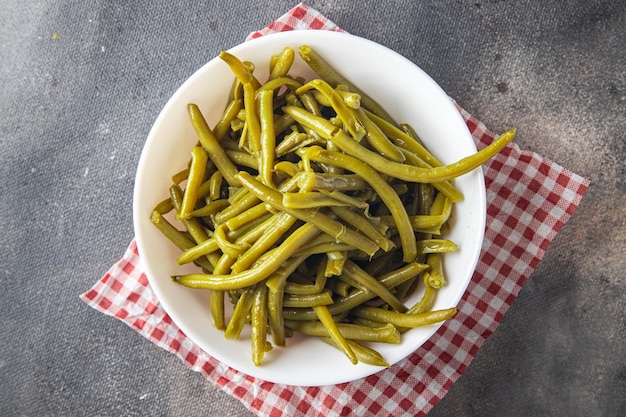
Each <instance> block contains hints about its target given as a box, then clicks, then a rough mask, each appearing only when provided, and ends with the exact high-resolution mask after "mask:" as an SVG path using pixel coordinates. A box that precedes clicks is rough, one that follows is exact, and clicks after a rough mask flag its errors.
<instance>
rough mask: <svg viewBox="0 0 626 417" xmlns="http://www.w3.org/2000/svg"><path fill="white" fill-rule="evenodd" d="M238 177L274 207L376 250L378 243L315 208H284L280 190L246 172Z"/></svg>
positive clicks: (356, 246)
mask: <svg viewBox="0 0 626 417" xmlns="http://www.w3.org/2000/svg"><path fill="white" fill-rule="evenodd" d="M238 178H239V181H240V182H241V183H243V185H244V186H245V187H247V188H248V189H249V190H250V191H252V193H253V194H255V195H256V196H257V197H258V198H260V199H262V200H263V201H265V202H267V203H269V204H271V205H272V206H273V207H274V208H276V209H278V210H282V211H284V212H286V213H289V214H291V215H292V216H294V217H297V218H299V219H300V220H303V221H306V222H310V224H312V225H315V226H316V227H318V228H319V229H320V230H322V231H323V232H325V233H328V234H329V235H331V236H334V237H335V238H336V239H338V240H341V241H343V242H345V243H347V244H349V245H352V246H354V247H355V248H358V249H360V250H362V251H363V252H365V253H367V254H369V255H373V254H374V253H375V252H376V251H377V250H378V245H377V244H376V243H375V242H373V241H371V240H370V239H368V238H366V237H365V236H363V235H361V234H360V233H358V232H355V231H354V230H352V229H347V228H346V227H345V226H344V225H342V224H341V223H339V222H337V221H335V220H332V219H331V218H329V217H328V216H326V215H324V214H322V213H321V212H319V211H317V210H315V209H288V208H286V207H285V206H284V205H283V204H282V196H281V194H280V192H278V191H276V190H272V189H270V188H268V187H266V186H264V185H263V184H261V183H260V182H259V181H257V180H255V179H254V178H252V176H251V175H250V174H248V173H247V172H240V173H239V174H238Z"/></svg>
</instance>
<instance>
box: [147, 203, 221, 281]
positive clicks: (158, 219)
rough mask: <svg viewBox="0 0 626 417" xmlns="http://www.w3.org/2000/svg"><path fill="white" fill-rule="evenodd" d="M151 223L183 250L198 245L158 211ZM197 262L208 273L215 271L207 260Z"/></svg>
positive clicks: (151, 218) (153, 214)
mask: <svg viewBox="0 0 626 417" xmlns="http://www.w3.org/2000/svg"><path fill="white" fill-rule="evenodd" d="M150 221H151V222H152V224H154V225H155V226H156V227H157V228H158V229H159V230H160V231H161V233H163V235H164V236H165V237H166V238H168V239H169V240H170V241H171V242H172V243H173V244H174V245H176V246H177V247H178V248H179V249H181V250H187V249H190V248H192V247H194V246H195V245H196V243H195V242H194V241H193V240H191V239H189V238H188V237H187V236H185V234H184V233H183V232H181V231H180V230H178V229H176V228H175V227H174V226H173V225H172V224H171V223H170V222H168V221H167V220H166V219H165V218H164V217H163V216H162V215H161V214H160V213H159V212H158V211H153V212H152V215H151V216H150ZM195 262H196V263H197V264H198V265H200V266H201V267H202V268H204V269H205V270H207V271H213V265H211V263H210V262H209V261H208V260H207V259H206V258H199V259H196V260H195Z"/></svg>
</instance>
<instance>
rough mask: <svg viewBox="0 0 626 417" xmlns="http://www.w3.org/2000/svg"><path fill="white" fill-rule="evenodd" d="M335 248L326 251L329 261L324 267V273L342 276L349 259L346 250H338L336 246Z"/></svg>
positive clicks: (329, 275) (330, 275) (328, 275)
mask: <svg viewBox="0 0 626 417" xmlns="http://www.w3.org/2000/svg"><path fill="white" fill-rule="evenodd" d="M333 249H334V250H330V251H327V252H326V257H327V258H328V262H327V263H326V268H325V269H324V275H326V276H327V277H332V276H340V275H341V274H342V273H343V267H344V265H345V263H346V259H347V258H346V253H345V251H341V250H336V248H333Z"/></svg>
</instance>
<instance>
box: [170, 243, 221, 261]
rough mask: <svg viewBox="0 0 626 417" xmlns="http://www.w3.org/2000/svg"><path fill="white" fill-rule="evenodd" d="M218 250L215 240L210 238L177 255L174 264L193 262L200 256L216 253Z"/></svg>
mask: <svg viewBox="0 0 626 417" xmlns="http://www.w3.org/2000/svg"><path fill="white" fill-rule="evenodd" d="M219 248H220V247H219V245H218V244H217V239H215V238H214V237H212V238H209V239H207V240H205V241H204V242H202V243H199V244H197V245H195V246H193V247H191V248H189V249H187V250H184V251H183V252H182V253H181V254H180V255H178V258H176V262H178V264H179V265H184V264H187V263H189V262H193V261H195V260H196V259H198V258H200V257H202V256H205V255H208V254H210V253H213V252H216V251H218V250H219Z"/></svg>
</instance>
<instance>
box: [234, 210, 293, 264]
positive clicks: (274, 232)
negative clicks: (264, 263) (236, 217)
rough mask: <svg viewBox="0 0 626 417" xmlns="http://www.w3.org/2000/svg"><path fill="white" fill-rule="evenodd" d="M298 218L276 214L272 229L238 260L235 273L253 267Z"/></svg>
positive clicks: (285, 214)
mask: <svg viewBox="0 0 626 417" xmlns="http://www.w3.org/2000/svg"><path fill="white" fill-rule="evenodd" d="M296 220H297V219H296V218H295V217H293V216H291V215H289V214H287V213H282V212H281V213H278V214H276V219H275V220H274V222H273V224H272V227H271V228H270V229H269V230H268V231H267V232H266V233H264V234H263V235H262V236H260V237H259V238H258V239H257V240H256V241H255V242H254V244H253V245H252V246H251V247H250V248H249V249H248V250H246V251H245V252H243V253H242V254H241V256H239V257H238V258H237V261H236V262H235V263H234V264H233V266H232V271H233V272H235V273H238V272H243V271H244V270H246V269H247V268H248V267H249V266H250V265H252V264H253V263H254V262H255V261H256V260H257V259H259V257H261V255H263V254H264V253H265V252H267V251H268V250H270V249H271V248H272V246H273V245H274V244H275V243H276V242H277V241H278V239H280V238H281V237H282V236H283V235H284V234H285V233H286V232H287V231H288V230H289V229H290V228H291V227H292V226H293V225H294V224H295V223H296Z"/></svg>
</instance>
